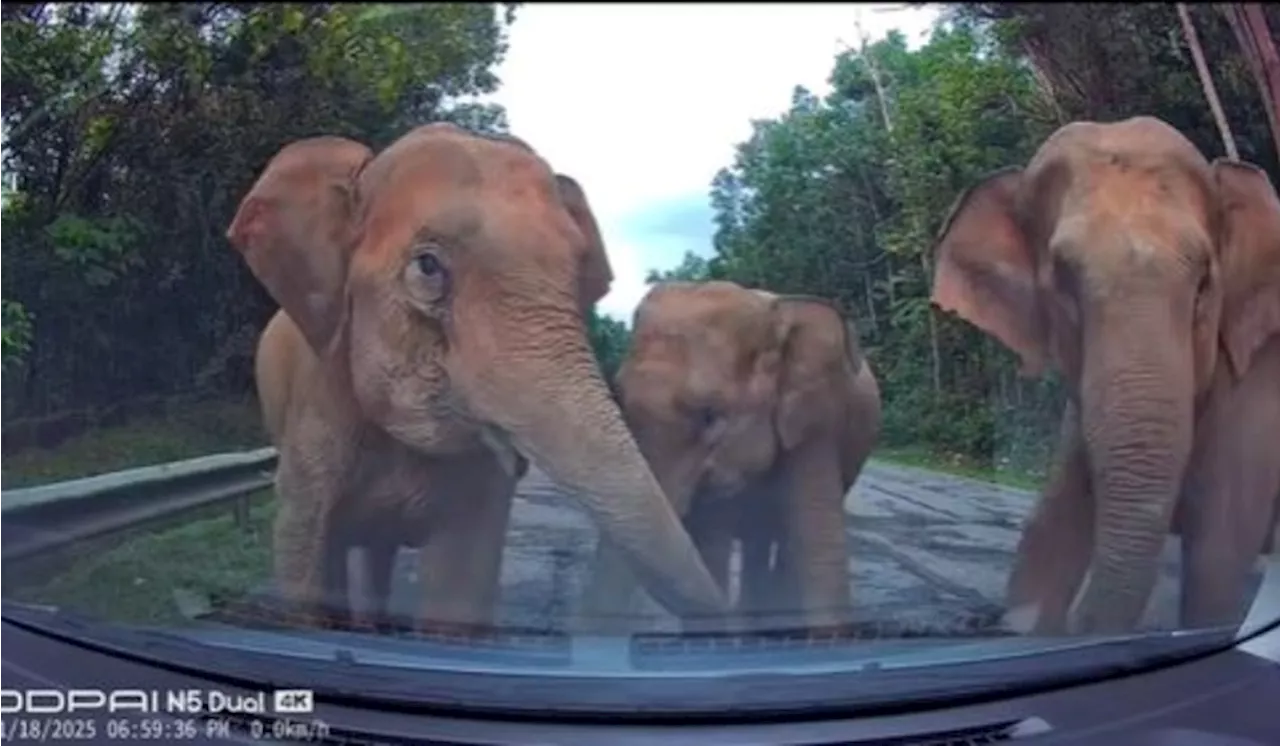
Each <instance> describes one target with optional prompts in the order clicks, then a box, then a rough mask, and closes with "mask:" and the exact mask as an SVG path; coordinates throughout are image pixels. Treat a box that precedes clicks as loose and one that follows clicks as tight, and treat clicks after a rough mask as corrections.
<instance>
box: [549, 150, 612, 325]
mask: <svg viewBox="0 0 1280 746" xmlns="http://www.w3.org/2000/svg"><path fill="white" fill-rule="evenodd" d="M556 185H557V186H559V187H560V200H561V201H562V202H563V203H564V206H565V209H566V210H568V212H569V217H571V218H573V222H574V223H576V224H577V225H578V230H580V231H582V236H583V237H584V238H585V239H586V240H587V252H586V253H585V254H583V255H582V259H581V263H580V264H579V273H578V278H579V279H578V298H579V301H580V303H581V307H582V313H583V315H584V316H585V315H586V314H587V312H588V311H589V310H590V309H591V307H592V306H594V305H595V304H596V303H597V302H598V301H599V300H600V299H601V298H603V297H604V296H605V295H606V294H607V293H608V292H609V286H610V285H611V284H612V283H613V268H612V267H610V266H609V257H608V255H607V254H605V251H604V239H603V238H602V237H601V235H600V227H599V226H598V225H597V224H596V218H595V215H594V214H592V212H591V207H590V205H588V204H587V195H586V194H585V193H584V192H583V191H582V187H581V186H580V185H579V184H578V182H576V181H574V180H573V179H572V178H570V177H568V176H565V175H564V174H556Z"/></svg>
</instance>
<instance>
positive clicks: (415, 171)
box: [228, 124, 724, 613]
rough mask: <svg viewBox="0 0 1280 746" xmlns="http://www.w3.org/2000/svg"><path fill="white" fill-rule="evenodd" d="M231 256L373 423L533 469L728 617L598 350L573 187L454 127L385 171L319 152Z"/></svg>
mask: <svg viewBox="0 0 1280 746" xmlns="http://www.w3.org/2000/svg"><path fill="white" fill-rule="evenodd" d="M228 238H229V240H230V242H231V243H232V244H233V245H234V246H235V247H236V249H237V250H238V251H240V252H241V254H242V255H243V257H244V259H245V260H246V262H247V263H248V265H249V267H250V268H251V270H252V271H253V273H254V275H256V276H257V278H258V279H259V281H261V283H262V284H263V285H264V286H265V287H266V289H267V290H268V292H269V293H270V294H271V296H272V297H273V298H274V299H275V300H276V301H277V302H278V303H279V304H280V306H281V307H282V309H283V310H284V311H285V313H287V314H288V316H289V317H290V318H291V319H292V320H293V321H294V322H295V323H296V324H297V326H298V327H299V328H300V329H301V331H302V333H303V335H304V336H305V337H306V339H307V342H308V343H309V345H310V346H311V348H312V349H313V350H314V351H315V352H316V354H317V355H318V356H319V357H320V359H321V361H322V365H323V366H324V369H325V371H326V374H327V375H328V379H327V385H329V386H330V387H331V388H332V389H333V390H334V391H336V392H338V394H337V398H338V399H341V400H344V401H346V402H347V405H346V406H348V407H349V408H351V409H352V410H353V411H355V412H357V413H358V415H359V417H360V418H361V420H362V421H365V422H370V423H372V424H373V425H375V426H376V427H378V428H380V429H382V430H383V431H385V432H386V433H388V434H389V435H390V436H391V437H393V438H395V439H396V440H398V441H399V442H401V443H403V444H405V445H406V446H408V447H410V448H412V449H415V450H416V451H418V452H421V453H424V454H450V453H457V452H460V451H464V450H468V449H473V448H477V447H488V448H491V449H492V450H494V451H495V452H496V453H497V454H498V456H499V458H500V460H501V461H502V462H503V463H504V464H507V465H512V464H514V463H515V462H516V459H515V458H514V454H515V453H519V454H521V455H523V456H525V457H527V458H528V459H529V460H531V461H532V462H533V463H535V464H537V465H538V466H539V467H541V468H542V469H543V470H544V471H545V472H546V473H547V474H548V475H549V476H550V477H551V478H552V479H553V480H555V481H556V482H557V483H559V484H560V485H561V486H563V487H565V488H566V489H567V490H568V491H570V492H571V493H572V494H573V495H574V496H575V497H576V498H577V499H579V500H580V501H581V503H582V505H583V506H584V507H585V508H586V509H587V511H588V513H589V514H590V515H591V516H592V518H593V519H594V520H595V521H596V523H597V525H599V526H600V527H601V529H602V530H603V531H604V532H605V533H606V534H607V535H609V536H610V537H611V538H612V539H613V540H614V541H615V542H616V543H617V544H618V545H619V546H620V547H622V548H623V551H624V552H625V553H626V555H627V556H628V559H629V560H631V561H632V564H633V566H634V568H635V569H636V571H637V572H638V573H639V574H640V576H641V578H642V579H643V580H645V581H647V582H646V584H647V585H649V586H650V588H651V590H652V591H653V593H654V594H655V596H656V597H657V598H658V600H659V601H661V602H662V603H664V604H667V605H669V606H670V607H672V608H673V609H679V610H681V611H684V612H686V613H698V612H704V611H705V612H713V613H714V612H718V611H720V610H722V609H723V607H724V600H723V597H722V594H721V593H720V591H719V589H718V588H717V586H716V584H715V582H714V581H713V579H712V578H711V576H710V574H709V573H708V571H707V570H706V568H705V566H704V565H703V564H702V562H701V561H700V559H699V558H698V556H697V553H696V551H695V549H694V547H693V545H692V543H691V541H690V539H689V536H688V534H687V533H686V532H685V531H684V529H683V528H682V526H681V524H680V522H679V520H678V518H677V516H676V515H675V513H674V512H673V511H672V510H671V508H670V506H669V505H668V503H667V501H666V499H665V497H664V495H663V494H662V492H661V489H660V488H659V486H658V484H657V482H656V480H655V479H654V478H653V475H652V473H651V472H650V471H649V468H648V466H647V464H646V462H645V461H644V459H643V457H642V456H641V454H640V452H639V450H638V449H637V447H636V444H635V441H634V440H633V439H632V436H631V434H630V433H629V431H628V430H627V428H626V426H625V425H624V423H623V420H622V417H621V413H620V412H619V410H618V408H617V405H616V404H615V403H614V402H613V400H612V399H611V398H610V395H609V391H608V389H607V387H606V386H605V384H604V382H603V380H602V379H601V375H600V373H599V369H598V367H597V364H596V361H595V357H594V355H593V353H592V351H591V348H590V346H589V344H588V341H587V335H586V330H585V325H584V310H585V309H586V308H589V307H590V306H591V305H592V304H593V303H595V302H596V301H597V300H599V299H600V298H601V297H602V296H603V295H604V294H605V293H606V292H607V291H608V289H609V285H610V282H611V280H612V273H611V271H610V268H609V263H608V261H607V259H606V256H605V251H604V246H603V244H602V241H601V237H600V232H599V230H598V228H597V226H596V223H595V220H594V218H593V217H592V212H591V210H590V208H589V206H588V204H587V201H586V199H585V197H584V195H583V192H582V189H581V188H580V187H579V186H578V184H577V183H575V182H574V181H573V179H571V178H569V177H567V176H563V175H559V174H555V173H553V172H552V170H551V169H550V168H549V167H548V165H547V164H546V162H545V161H543V160H542V159H541V158H540V157H539V156H538V155H537V154H536V153H534V152H533V151H532V150H531V149H530V148H529V147H528V146H526V145H524V144H523V143H520V142H519V141H514V140H499V139H494V138H486V137H481V136H477V135H474V134H471V133H467V132H465V131H463V130H461V129H458V128H456V127H454V126H452V125H447V124H432V125H427V126H422V127H419V128H417V129H415V130H412V131H411V132H409V133H407V134H406V135H404V136H403V137H401V138H400V139H399V140H397V141H395V142H394V143H392V144H391V145H390V146H388V147H387V148H386V149H384V150H383V151H382V152H381V153H379V154H377V155H375V154H374V153H373V152H372V151H371V150H370V149H369V148H368V147H366V146H365V145H362V144H360V143H357V142H354V141H352V140H348V139H344V138H340V137H315V138H311V139H307V140H301V141H297V142H294V143H292V144H289V145H287V146H286V147H285V148H283V149H282V150H281V151H280V152H279V153H278V154H276V155H275V157H274V158H273V159H272V160H271V162H270V163H269V164H268V165H267V167H266V169H265V171H264V172H263V174H262V175H261V177H260V178H259V179H258V181H257V182H256V183H255V184H254V186H253V188H252V190H251V191H250V193H249V194H248V195H247V196H246V197H245V199H244V201H243V202H242V203H241V205H240V207H239V211H238V212H237V214H236V216H235V219H234V221H233V223H232V225H231V227H230V229H229V230H228Z"/></svg>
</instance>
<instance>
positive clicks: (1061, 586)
mask: <svg viewBox="0 0 1280 746" xmlns="http://www.w3.org/2000/svg"><path fill="white" fill-rule="evenodd" d="M934 252H935V254H934V256H935V262H934V268H935V269H934V276H933V285H932V293H931V300H932V303H933V304H934V305H935V306H936V307H938V308H939V309H941V310H942V311H944V312H949V313H954V314H955V315H957V316H958V317H959V318H961V319H964V320H965V321H967V322H968V323H970V324H973V325H974V326H976V327H977V328H978V329H980V330H981V331H983V332H984V333H985V334H987V335H988V336H990V337H992V338H994V339H995V340H997V341H998V342H999V343H1001V344H1002V345H1003V346H1004V347H1006V348H1008V349H1009V350H1011V351H1012V352H1013V353H1015V354H1016V355H1017V356H1018V358H1019V360H1020V372H1021V373H1022V374H1023V375H1024V376H1028V377H1034V376H1037V375H1040V374H1041V373H1043V372H1045V371H1047V370H1050V369H1052V370H1055V371H1057V372H1058V373H1059V374H1060V375H1061V379H1062V381H1063V382H1064V388H1065V389H1066V394H1067V395H1066V405H1065V408H1064V412H1063V417H1062V421H1061V425H1060V429H1059V433H1058V439H1057V445H1056V450H1055V454H1054V461H1053V467H1052V469H1051V472H1050V475H1049V478H1048V479H1047V481H1046V484H1045V487H1044V489H1043V491H1042V492H1041V494H1040V496H1039V498H1038V500H1037V503H1036V505H1035V507H1034V509H1033V511H1032V514H1031V515H1030V517H1029V518H1028V519H1027V521H1026V522H1025V524H1024V526H1023V531H1022V534H1021V537H1020V540H1019V543H1018V546H1017V549H1016V557H1015V561H1014V566H1013V568H1012V571H1011V573H1010V576H1009V578H1008V581H1007V587H1006V594H1007V598H1006V610H1005V617H1004V623H1005V624H1006V626H1007V627H1008V628H1009V629H1012V630H1013V631H1017V632H1023V633H1035V634H1076V633H1079V634H1119V633H1129V632H1133V631H1135V630H1137V629H1138V628H1139V625H1140V624H1141V622H1142V616H1143V612H1144V610H1145V607H1146V604H1147V602H1148V600H1149V597H1150V594H1151V592H1152V590H1153V587H1154V584H1155V581H1156V577H1157V572H1158V557H1159V554H1160V552H1161V549H1162V546H1163V544H1164V539H1165V537H1166V536H1168V535H1170V534H1173V535H1178V536H1180V537H1181V539H1182V549H1181V555H1182V556H1181V601H1180V606H1179V609H1178V616H1179V624H1181V625H1183V626H1186V627H1219V626H1227V625H1232V624H1236V623H1238V621H1239V620H1240V619H1241V618H1242V615H1243V613H1244V610H1245V607H1246V606H1247V598H1246V597H1247V595H1248V585H1249V576H1250V571H1251V568H1252V565H1253V563H1254V562H1255V561H1256V559H1257V557H1258V555H1259V553H1260V551H1261V550H1262V549H1263V548H1264V547H1265V546H1266V545H1267V544H1268V543H1269V541H1268V539H1267V536H1266V534H1267V533H1268V532H1269V531H1270V529H1271V526H1273V525H1274V521H1273V520H1272V516H1273V515H1275V513H1274V511H1276V510H1277V506H1278V504H1280V503H1278V502H1277V500H1278V499H1280V458H1277V448H1276V446H1277V443H1280V334H1278V332H1280V201H1277V196H1276V191H1275V189H1274V187H1273V186H1272V184H1271V182H1270V180H1269V179H1268V177H1267V174H1266V173H1265V172H1264V171H1263V170H1262V169H1260V168H1258V167H1256V166H1254V165H1252V164H1249V163H1245V162H1241V161H1238V160H1230V159H1225V158H1219V159H1216V160H1213V161H1212V162H1210V161H1209V160H1208V159H1206V157H1205V156H1204V155H1202V154H1201V152H1200V151H1199V150H1198V149H1197V148H1196V147H1195V145H1193V144H1192V143H1191V142H1190V141H1189V140H1188V139H1187V138H1186V137H1185V136H1183V134H1182V133H1180V132H1179V131H1178V130H1176V129H1175V128H1173V127H1172V126H1170V125H1169V124H1167V123H1165V122H1163V121H1161V120H1159V119H1156V118H1153V117H1149V116H1136V117H1132V118H1129V119H1125V120H1121V121H1115V122H1109V123H1100V122H1090V121H1077V122H1071V123H1068V124H1066V125H1064V126H1063V127H1061V128H1060V129H1058V130H1057V131H1056V132H1054V133H1053V134H1052V135H1050V136H1049V137H1048V138H1047V139H1046V140H1045V141H1044V142H1043V143H1042V144H1041V146H1040V148H1039V150H1038V151H1037V152H1036V153H1035V154H1034V155H1033V156H1032V158H1031V159H1030V161H1029V162H1028V163H1027V164H1026V166H1025V167H1011V168H1006V169H1003V170H1001V171H998V172H995V173H993V174H991V175H989V176H987V177H986V178H984V179H982V180H981V181H979V182H977V183H975V184H974V185H972V186H970V187H969V188H968V189H967V190H966V191H965V192H964V193H962V194H961V195H960V196H959V197H958V198H957V200H956V201H955V203H954V204H953V205H952V207H951V211H950V213H949V215H948V216H947V217H946V220H945V223H944V225H943V227H942V229H941V231H940V234H939V238H938V240H937V244H936V246H935V248H934ZM1086 577H1087V579H1088V582H1087V583H1086V582H1085V579H1086ZM1082 585H1083V586H1084V587H1083V589H1082V588H1081V586H1082ZM1077 596H1078V599H1077Z"/></svg>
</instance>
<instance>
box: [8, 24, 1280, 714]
mask: <svg viewBox="0 0 1280 746" xmlns="http://www.w3.org/2000/svg"><path fill="white" fill-rule="evenodd" d="M1277 8H1280V6H1271V5H1265V4H1264V5H1263V6H1245V5H1241V4H1224V5H1221V6H1214V7H1211V6H1207V5H1205V6H1201V5H1189V6H1188V5H1181V4H1179V5H1177V6H1175V5H1161V4H1135V5H1115V6H1105V7H1104V6H1096V7H1095V6H1088V5H1069V4H1065V5H1047V4H1028V5H1008V4H1000V3H963V4H961V3H941V4H932V3H930V4H920V3H908V4H896V5H876V4H871V5H867V4H847V5H841V4H831V5H781V4H780V5H773V6H770V5H761V6H756V5H751V6H747V5H741V6H734V5H719V6H710V5H708V6H696V7H695V6H692V5H690V6H686V7H683V8H681V7H678V6H674V5H673V6H657V5H653V6H649V5H634V6H632V5H608V6H606V5H595V6H592V5H586V6H568V5H564V6H560V5H555V4H547V5H543V4H533V5H525V4H520V3H503V4H469V3H467V4H448V3H445V4H406V5H383V4H330V3H309V4H301V3H270V4H268V3H240V4H229V3H169V4H155V5H151V4H124V3H58V4H53V3H31V4H11V5H7V6H4V10H3V61H4V78H5V80H6V85H5V86H4V89H3V107H4V108H3V123H4V154H3V164H4V174H3V183H4V197H3V200H4V201H3V231H4V235H5V236H8V237H9V241H8V243H5V244H3V252H4V254H3V261H4V265H5V266H6V267H8V269H7V270H5V272H4V275H3V365H4V368H3V375H4V381H5V382H6V383H8V385H7V386H5V387H3V411H4V415H3V417H4V431H3V437H4V441H3V449H4V460H3V518H4V520H3V530H4V541H3V570H4V594H3V595H4V614H5V618H6V619H7V620H10V621H11V622H13V623H15V624H17V623H21V624H25V625H28V626H29V627H30V628H32V629H36V630H44V631H46V632H58V631H60V633H61V634H67V635H72V636H74V637H77V638H79V639H83V640H85V641H88V642H93V641H95V640H96V641H98V642H101V643H105V642H107V641H110V642H111V643H112V644H113V645H114V646H115V649H126V650H132V651H135V652H139V653H140V654H141V653H144V652H145V653H146V654H147V655H150V656H152V657H154V658H156V659H163V660H166V661H168V662H170V663H175V664H181V665H184V666H187V667H189V668H192V669H200V670H206V671H210V672H217V671H219V670H221V669H220V667H224V666H226V665H230V664H229V663H228V661H231V660H233V659H234V660H237V661H239V660H243V661H253V662H255V663H254V665H258V666H260V667H261V666H266V669H260V670H270V671H273V672H274V674H275V675H277V678H278V679H279V680H280V681H281V682H286V681H290V682H295V683H296V682H298V681H305V682H306V685H307V686H314V687H316V688H317V689H318V690H322V689H324V687H326V686H332V687H334V688H340V684H341V682H342V681H343V680H344V679H343V678H342V677H344V676H347V675H349V672H350V670H351V668H350V663H351V661H353V660H354V661H356V662H357V663H358V664H359V665H360V666H362V667H363V668H362V669H361V670H367V671H369V672H372V673H371V674H370V675H371V676H372V678H370V679H369V681H372V682H375V683H372V684H368V686H365V684H361V687H362V689H361V691H364V692H365V693H366V694H367V695H368V696H370V697H374V698H376V697H379V696H384V695H385V697H388V698H390V697H392V695H393V694H394V693H395V692H401V693H402V694H403V696H405V697H409V696H410V694H404V693H405V692H408V693H412V695H413V696H415V697H417V698H418V699H420V700H421V699H430V698H432V697H436V698H437V699H441V700H448V701H453V702H460V703H465V702H468V701H471V700H472V699H475V698H480V699H485V698H489V699H493V701H494V703H496V706H498V705H500V706H503V707H513V708H519V707H522V706H524V707H531V706H534V704H536V705H537V706H538V707H544V706H545V707H546V708H548V709H554V707H553V704H554V703H553V702H552V700H553V699H555V696H559V695H555V693H554V692H549V690H548V689H547V688H546V687H541V686H539V685H538V682H540V681H551V680H556V681H576V682H577V684H575V686H579V687H580V688H579V689H566V690H565V691H566V692H572V693H573V696H577V697H584V698H585V699H578V700H574V701H576V702H577V704H576V705H573V706H575V707H589V706H594V705H591V704H590V703H597V704H598V705H599V706H600V707H605V706H609V707H614V708H615V709H617V708H623V709H625V706H626V702H627V699H626V696H624V695H625V694H626V692H629V691H632V690H628V689H626V687H627V686H632V685H637V686H638V685H640V684H636V682H642V685H643V687H644V692H646V694H645V695H644V696H645V697H649V700H646V701H647V702H649V703H650V704H652V703H654V702H656V703H657V704H653V707H655V708H658V709H661V707H667V706H669V707H673V708H677V709H678V708H679V707H682V706H687V707H698V706H705V707H712V708H714V707H724V708H726V709H732V708H738V709H750V708H751V707H755V706H757V705H758V704H759V705H760V706H763V705H762V704H760V702H758V701H757V700H759V699H760V698H761V697H765V695H763V694H760V693H759V692H758V691H757V692H754V693H753V691H748V689H749V685H748V684H744V687H746V688H744V690H743V691H742V692H739V693H738V694H740V695H741V698H740V699H737V700H735V699H734V697H736V696H738V694H733V693H732V692H735V691H737V690H731V689H720V690H700V689H697V688H690V687H691V686H692V685H691V684H690V683H689V682H691V681H695V680H715V681H726V682H731V681H745V682H750V681H752V680H758V681H770V682H774V685H776V687H777V690H776V692H774V690H769V691H771V692H774V694H770V695H768V696H769V697H773V698H774V701H775V703H776V701H781V700H782V699H786V698H787V697H792V696H794V698H795V701H796V702H800V701H801V700H803V701H804V702H806V703H808V704H810V705H814V706H816V705H819V704H822V703H827V704H832V705H848V704H850V703H856V702H860V701H872V700H875V699H876V698H885V697H893V698H897V699H898V700H905V699H910V698H911V697H917V696H919V697H923V696H926V695H928V696H931V697H936V696H942V695H947V694H961V693H966V692H971V691H974V690H976V689H981V688H982V687H983V686H994V685H995V683H996V682H1003V683H1002V684H1001V685H1017V684H1020V683H1021V684H1027V685H1031V684H1035V683H1037V682H1043V681H1046V680H1049V679H1051V678H1057V677H1063V676H1067V677H1070V676H1072V675H1080V676H1084V675H1086V674H1087V675H1095V674H1096V671H1095V668H1097V667H1099V666H1101V667H1102V668H1105V667H1107V666H1112V667H1114V665H1115V664H1117V662H1119V663H1123V665H1125V666H1128V667H1133V666H1141V665H1144V664H1146V663H1150V662H1154V661H1157V660H1166V659H1168V658H1169V657H1170V656H1174V657H1176V656H1178V655H1182V654H1189V653H1191V652H1197V651H1203V650H1204V649H1206V648H1207V647H1212V646H1215V645H1223V644H1230V643H1231V642H1233V641H1235V640H1239V639H1241V638H1242V637H1243V636H1244V635H1247V634H1250V633H1252V632H1253V631H1255V630H1258V629H1261V628H1262V627H1265V626H1266V625H1270V624H1273V623H1275V622H1277V621H1278V620H1280V579H1277V577H1276V573H1277V572H1280V570H1278V569H1277V559H1278V558H1280V509H1278V508H1280V471H1278V470H1277V460H1276V453H1275V442H1276V434H1277V432H1280V392H1277V390H1276V386H1275V382H1276V381H1277V380H1280V306H1277V298H1280V279H1278V278H1280V200H1278V198H1277V194H1276V188H1275V185H1276V184H1277V183H1280V161H1278V160H1277V148H1278V143H1280V123H1278V122H1280V114H1278V113H1277V100H1276V98H1277V96H1280V88H1277V86H1276V82H1275V80H1276V77H1275V70H1270V72H1268V69H1269V68H1267V64H1272V66H1273V67H1274V64H1273V63H1274V61H1275V59H1276V42H1275V38H1276V36H1275V34H1276V33H1278V32H1280V10H1278V9H1277ZM1268 60H1269V61H1270V62H1267V61H1268ZM1268 81H1270V82H1268ZM1268 573H1270V574H1268ZM344 656H345V657H344ZM304 660H305V661H309V664H308V666H309V667H308V668H306V670H305V676H304V675H303V674H302V673H297V671H302V669H301V668H298V669H297V670H296V671H295V669H294V668H291V666H293V665H294V664H295V663H297V662H299V661H304ZM317 661H318V662H317ZM344 661H345V662H344ZM245 665H248V663H246V664H245ZM1091 667H1092V668H1091ZM944 669H945V670H946V671H948V672H950V673H949V674H948V675H947V676H945V677H939V676H936V675H934V674H935V673H936V672H937V671H941V670H944ZM1098 670H1101V668H1098ZM330 672H331V673H332V676H331V677H330V678H326V675H327V674H328V673H330ZM969 672H973V673H972V674H970V673H969ZM1089 672H1094V673H1089ZM476 673H485V674H486V675H510V676H512V677H515V678H517V679H519V681H521V682H523V684H522V685H528V686H529V687H532V688H531V689H520V688H519V687H514V688H511V689H501V688H500V687H499V688H492V687H491V688H490V689H486V690H485V691H483V692H481V691H478V690H479V689H485V688H484V687H476V686H473V685H467V686H463V685H462V684H461V683H458V682H460V681H461V679H457V678H450V677H451V676H455V677H456V676H462V675H470V674H476ZM1097 675H1100V674H1097ZM379 677H381V678H379ZM751 677H756V678H754V679H753V678H751ZM759 677H764V678H759ZM770 677H773V678H770ZM428 680H429V681H431V682H433V683H432V684H431V685H430V686H425V685H423V684H422V682H424V681H428ZM788 680H790V681H794V682H796V683H795V685H794V686H791V685H788V684H787V683H786V681H788ZM376 682H381V683H376ZM821 682H825V683H821ZM453 686H456V687H457V688H456V689H450V687H453ZM761 686H763V684H762V685H761ZM380 687H382V688H380ZM498 689H501V692H502V693H504V694H503V695H502V696H507V700H503V701H498V699H496V698H500V695H499V693H498ZM530 691H531V692H533V693H532V694H520V695H519V696H516V695H515V694H511V693H512V692H530ZM707 691H715V692H718V693H716V694H711V695H709V694H707ZM761 691H763V690H761ZM726 692H730V693H726ZM775 695H776V696H775ZM627 696H630V695H627ZM637 696H638V695H637ZM569 697H570V695H569V694H565V695H564V697H562V698H561V699H565V698H569ZM700 697H702V698H703V699H699V698H700ZM708 697H709V698H708ZM753 697H754V699H753ZM522 698H523V699H522ZM556 701H557V702H558V701H560V700H556ZM565 701H568V700H567V699H565ZM584 702H586V703H588V704H582V703H584ZM549 703H550V704H549ZM699 703H702V704H699ZM565 706H568V705H565ZM635 706H636V707H639V706H640V704H636V705H635Z"/></svg>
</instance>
